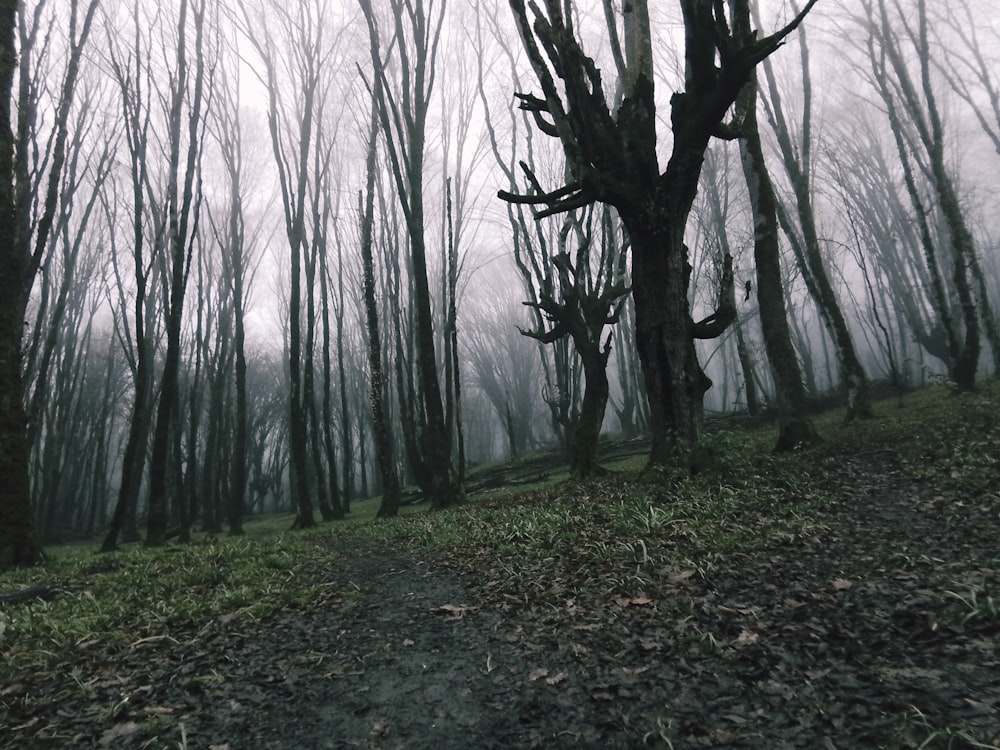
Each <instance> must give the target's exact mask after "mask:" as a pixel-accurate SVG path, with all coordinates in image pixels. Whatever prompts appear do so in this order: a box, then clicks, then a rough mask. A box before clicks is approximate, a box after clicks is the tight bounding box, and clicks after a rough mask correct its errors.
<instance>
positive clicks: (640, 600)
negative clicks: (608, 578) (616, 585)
mask: <svg viewBox="0 0 1000 750" xmlns="http://www.w3.org/2000/svg"><path fill="white" fill-rule="evenodd" d="M615 601H616V602H618V604H620V605H621V606H623V607H643V606H645V605H647V604H652V603H653V600H652V599H650V598H649V597H648V596H633V597H632V598H631V599H629V598H627V597H621V598H619V599H615Z"/></svg>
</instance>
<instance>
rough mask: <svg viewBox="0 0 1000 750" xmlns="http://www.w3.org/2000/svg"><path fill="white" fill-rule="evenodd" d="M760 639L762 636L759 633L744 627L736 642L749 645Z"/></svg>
mask: <svg viewBox="0 0 1000 750" xmlns="http://www.w3.org/2000/svg"><path fill="white" fill-rule="evenodd" d="M758 640H760V636H759V635H758V634H757V633H755V632H753V631H752V630H747V629H746V628H744V629H743V630H741V631H740V634H739V636H738V637H737V638H736V643H737V645H740V646H748V645H750V644H751V643H756V642H757V641H758Z"/></svg>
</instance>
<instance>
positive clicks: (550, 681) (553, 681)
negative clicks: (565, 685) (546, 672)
mask: <svg viewBox="0 0 1000 750" xmlns="http://www.w3.org/2000/svg"><path fill="white" fill-rule="evenodd" d="M567 677H569V675H568V674H567V673H566V672H559V673H558V674H554V675H552V676H551V677H546V678H545V684H546V685H558V684H559V683H560V682H562V681H563V680H565V679H566V678H567Z"/></svg>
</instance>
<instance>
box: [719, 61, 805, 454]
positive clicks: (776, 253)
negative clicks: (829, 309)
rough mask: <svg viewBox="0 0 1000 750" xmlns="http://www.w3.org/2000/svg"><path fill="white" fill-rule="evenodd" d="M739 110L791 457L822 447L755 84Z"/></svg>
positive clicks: (765, 323) (764, 318)
mask: <svg viewBox="0 0 1000 750" xmlns="http://www.w3.org/2000/svg"><path fill="white" fill-rule="evenodd" d="M737 107H738V108H739V109H740V110H742V122H741V124H740V129H741V134H742V137H741V138H740V153H741V155H742V157H743V174H744V176H745V178H746V183H747V189H748V191H749V193H750V204H751V206H752V207H753V220H754V261H755V263H756V266H757V302H758V304H759V305H760V322H761V329H762V330H763V334H764V345H765V348H766V349H767V356H768V359H769V360H770V362H771V370H772V372H773V373H774V386H775V391H776V400H777V402H778V441H777V444H776V445H775V450H776V451H790V450H793V449H795V448H797V447H799V446H801V445H803V444H805V445H811V444H813V443H816V442H818V441H819V436H818V435H817V434H816V431H815V429H814V428H813V426H812V422H811V421H810V420H809V415H808V411H807V406H806V394H805V389H804V388H803V386H802V373H801V371H800V369H799V363H798V360H797V359H796V357H795V348H794V347H793V346H792V338H791V334H790V333H789V329H788V316H787V314H786V312H785V297H784V290H783V284H782V282H781V250H780V247H779V245H778V217H777V199H776V197H775V194H774V187H773V185H772V183H771V177H770V175H769V174H768V171H767V166H766V164H765V162H764V150H763V147H762V146H761V140H760V130H759V128H758V126H757V81H756V76H754V77H753V78H752V79H751V81H750V82H749V83H748V84H747V85H746V88H745V89H744V91H743V93H742V94H741V95H740V99H739V100H738V102H737Z"/></svg>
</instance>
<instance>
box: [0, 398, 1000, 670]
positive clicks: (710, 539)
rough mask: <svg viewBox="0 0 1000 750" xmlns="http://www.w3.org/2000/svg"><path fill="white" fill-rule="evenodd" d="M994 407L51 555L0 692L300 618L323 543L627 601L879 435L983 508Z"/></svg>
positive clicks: (740, 549) (828, 428)
mask: <svg viewBox="0 0 1000 750" xmlns="http://www.w3.org/2000/svg"><path fill="white" fill-rule="evenodd" d="M998 402H1000V399H998V397H997V385H996V383H995V382H991V383H989V384H987V385H986V386H984V388H983V389H982V390H981V391H980V392H979V393H976V394H968V395H963V396H955V395H953V394H951V393H950V392H948V390H947V389H946V388H945V387H942V386H938V387H933V388H929V389H926V390H923V391H920V392H918V393H915V394H912V395H910V396H908V397H907V398H906V400H905V405H904V407H903V408H899V407H897V406H896V405H895V402H885V403H882V404H879V405H878V416H877V417H876V418H875V419H872V420H867V421H864V422H856V423H852V424H850V425H847V426H841V424H840V418H841V415H840V414H839V413H833V414H828V415H823V416H821V417H819V418H817V420H816V423H817V427H818V429H819V431H820V433H821V434H822V435H823V436H824V437H825V438H826V440H827V442H826V444H825V445H824V446H822V447H820V448H818V449H815V450H811V451H808V452H804V453H794V454H790V455H785V456H774V455H772V454H770V453H769V452H768V449H769V448H770V446H771V445H773V442H774V438H775V435H774V430H773V429H772V428H767V427H764V428H758V429H754V430H732V431H728V432H723V433H718V434H714V435H711V436H709V437H708V438H707V439H706V442H707V443H708V445H709V447H710V448H711V450H712V451H713V453H714V455H715V456H716V458H717V465H716V466H715V467H714V468H712V469H710V470H708V471H706V472H704V473H702V474H700V475H698V476H696V477H694V478H692V479H690V480H687V481H668V482H666V483H664V484H643V483H639V482H637V481H635V480H634V477H635V476H636V474H637V472H638V470H639V469H640V468H641V461H637V460H636V459H627V460H624V461H621V462H619V463H616V464H612V465H609V466H608V468H609V469H612V471H613V472H615V473H614V474H612V475H611V476H610V477H609V478H605V479H602V480H599V481H594V482H587V483H571V482H566V481H553V480H552V479H548V480H546V481H545V482H544V483H543V484H540V485H538V486H536V487H533V488H528V489H522V490H519V491H517V492H508V491H500V492H495V493H489V494H485V495H483V496H482V499H478V500H475V501H473V502H470V503H468V504H467V505H466V506H464V507H460V508H457V509H453V510H447V511H443V512H437V513H428V512H426V511H425V510H424V509H423V508H422V507H409V508H405V509H404V512H403V516H402V517H400V518H397V519H392V520H388V521H376V520H375V519H374V516H375V512H376V510H377V505H378V503H377V500H374V499H372V500H368V501H364V502H360V503H355V504H354V505H353V507H352V517H351V519H350V520H348V521H346V522H343V523H338V524H335V525H323V526H321V527H319V528H317V529H314V530H309V531H304V532H290V531H288V530H287V529H288V525H289V519H288V518H287V517H280V518H272V519H268V520H262V521H256V522H251V523H247V524H246V530H247V535H246V536H245V537H237V538H231V537H218V538H207V537H206V538H202V539H199V540H198V541H196V542H195V543H193V544H189V545H184V546H176V545H175V546H168V547H166V548H162V549H157V550H150V549H145V548H143V547H139V546H129V547H126V548H124V549H122V550H121V551H119V552H115V553H111V554H107V555H95V554H94V551H95V550H96V545H72V546H65V547H58V548H53V549H50V550H49V555H50V558H49V560H48V562H47V563H45V564H44V565H43V566H40V567H37V568H34V569H29V570H19V571H12V572H9V573H5V574H3V575H2V576H0V588H2V589H17V588H20V587H22V586H28V585H32V584H38V583H43V582H44V583H56V584H58V585H59V586H61V587H62V588H63V589H65V591H66V593H65V594H63V595H61V596H59V597H57V598H55V599H54V600H52V601H48V602H44V601H36V602H32V603H27V604H21V605H16V606H9V607H6V608H5V609H4V610H3V612H0V652H2V654H3V657H4V658H3V661H2V664H0V684H5V683H10V682H14V681H16V679H17V678H18V675H23V674H27V673H31V672H45V671H50V670H54V669H57V668H63V667H64V666H65V665H66V664H67V663H70V664H71V663H73V661H74V659H76V658H77V657H78V656H79V654H80V653H81V652H84V651H87V650H88V649H92V648H96V647H101V648H108V649H112V650H116V649H128V648H131V647H133V646H135V645H136V644H138V643H141V642H145V641H148V640H149V639H170V638H178V637H182V635H183V636H185V637H191V635H192V634H197V632H199V630H200V629H201V628H203V627H205V626H206V624H208V623H211V622H212V621H213V620H214V619H216V618H219V617H230V618H232V617H236V618H248V619H259V618H263V617H266V616H268V615H269V614H270V613H272V612H274V611H276V610H279V609H282V608H285V607H301V606H306V605H307V604H308V603H309V602H310V601H312V600H314V599H315V597H316V596H317V595H318V592H320V591H321V590H322V589H323V588H324V586H326V587H328V586H329V584H330V583H331V582H330V581H328V580H325V578H324V575H325V572H324V566H325V564H326V563H327V562H328V561H329V557H330V555H331V554H334V553H333V552H332V548H331V545H330V540H331V538H333V537H340V538H353V539H357V540H362V541H375V542H387V543H391V544H393V545H396V546H400V545H429V546H431V547H433V548H436V549H439V550H442V551H447V550H449V549H452V548H455V547H462V548H463V549H466V550H469V549H471V550H480V551H481V553H482V555H483V556H484V559H485V561H486V564H487V565H489V566H490V568H489V569H490V570H491V571H492V574H493V575H495V576H498V577H501V578H503V577H507V578H513V577H516V576H518V575H520V571H521V570H522V569H523V568H524V566H523V565H521V564H519V563H520V562H521V561H530V560H535V561H552V562H553V563H560V564H564V565H571V566H573V568H572V569H573V570H575V571H576V572H577V574H578V577H579V580H578V581H576V582H574V585H581V586H583V585H587V582H588V581H592V580H596V579H595V578H594V577H593V576H591V575H590V573H589V571H591V570H592V569H596V568H597V567H601V568H602V569H607V567H608V566H609V565H611V566H612V567H613V569H614V570H615V571H617V572H616V573H615V575H614V576H613V577H612V578H611V579H606V580H604V581H603V582H602V584H601V585H609V583H608V582H609V580H610V582H611V583H610V585H613V586H614V587H615V588H616V590H617V591H618V592H619V593H623V594H627V595H633V594H635V593H637V592H640V591H641V590H642V587H643V585H644V582H645V581H646V577H645V576H646V571H648V570H650V569H652V568H653V567H656V568H657V569H660V570H662V569H664V568H667V569H672V570H677V571H688V572H687V573H684V574H686V575H690V574H696V575H707V574H709V573H710V572H711V570H712V568H713V566H714V565H715V564H716V562H717V561H719V560H722V559H724V558H726V557H727V556H731V555H733V554H734V553H739V554H753V552H754V551H755V550H758V549H760V548H761V547H762V546H764V545H768V544H773V543H774V542H775V540H781V539H783V538H795V537H798V536H801V535H807V534H813V533H815V531H816V529H815V528H814V522H813V521H812V520H811V513H810V511H811V510H812V509H813V508H815V507H816V506H817V505H819V504H822V503H824V502H825V498H824V497H823V495H822V493H821V492H818V491H816V490H815V489H814V484H813V483H812V482H811V481H810V480H809V479H808V477H809V476H810V472H813V471H815V470H816V467H817V466H821V465H822V463H823V462H824V461H841V460H845V457H849V456H850V455H851V453H852V452H856V451H864V450H865V449H866V448H865V446H866V445H872V444H879V443H880V442H882V441H883V440H885V439H887V438H889V437H891V436H895V437H896V438H897V440H896V442H897V443H899V444H900V445H902V448H901V449H900V450H901V453H900V455H899V459H900V461H901V462H902V464H903V466H904V467H905V469H906V470H907V471H909V472H910V473H913V474H915V475H917V476H920V475H921V473H922V472H923V473H931V472H933V473H935V474H937V475H940V473H942V472H943V473H944V474H945V475H946V476H947V478H948V482H950V483H951V484H952V485H953V487H954V488H955V490H956V491H958V492H960V493H962V494H964V495H967V496H969V497H971V498H979V497H993V498H994V500H995V495H996V492H995V490H996V482H997V477H998V475H1000V466H998V461H1000V430H998V428H997V427H996V426H995V416H994V415H996V414H997V413H998V405H1000V404H998ZM900 436H902V438H901V442H900ZM990 493H992V494H990ZM918 563H919V561H916V562H915V563H914V564H918ZM692 572H693V573H692ZM332 583H334V584H335V585H344V584H345V582H342V581H337V582H332ZM956 596H958V597H959V598H961V599H962V601H963V602H965V604H966V605H967V608H968V616H969V618H970V619H972V618H995V617H997V604H996V600H995V599H994V598H993V597H992V595H991V594H990V592H985V591H983V592H979V591H976V592H965V591H962V592H957V593H956Z"/></svg>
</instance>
